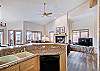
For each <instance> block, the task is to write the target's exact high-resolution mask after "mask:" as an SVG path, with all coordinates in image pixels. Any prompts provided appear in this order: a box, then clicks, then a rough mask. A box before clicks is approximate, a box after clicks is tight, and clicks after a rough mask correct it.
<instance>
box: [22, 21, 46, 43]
mask: <svg viewBox="0 0 100 71" xmlns="http://www.w3.org/2000/svg"><path fill="white" fill-rule="evenodd" d="M27 30H28V31H41V32H42V35H44V33H45V32H44V30H45V26H44V25H40V24H37V23H34V22H28V21H24V22H23V31H22V33H23V34H22V37H23V38H22V40H23V43H25V42H26V40H25V39H26V31H27Z"/></svg>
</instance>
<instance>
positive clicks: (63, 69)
mask: <svg viewBox="0 0 100 71" xmlns="http://www.w3.org/2000/svg"><path fill="white" fill-rule="evenodd" d="M66 61H67V60H66V53H65V52H64V53H62V54H60V71H67V64H66Z"/></svg>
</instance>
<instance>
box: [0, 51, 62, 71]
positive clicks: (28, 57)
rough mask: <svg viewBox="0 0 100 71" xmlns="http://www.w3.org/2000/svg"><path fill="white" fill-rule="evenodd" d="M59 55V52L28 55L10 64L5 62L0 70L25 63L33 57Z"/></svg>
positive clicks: (0, 66)
mask: <svg viewBox="0 0 100 71" xmlns="http://www.w3.org/2000/svg"><path fill="white" fill-rule="evenodd" d="M60 54H61V53H60V52H53V53H50V52H49V53H39V54H32V55H29V56H27V57H23V58H17V59H16V60H13V61H11V62H7V63H4V64H1V65H0V70H2V69H4V68H7V67H9V66H13V65H15V64H18V63H20V62H23V61H26V60H28V59H31V58H33V57H35V56H41V55H60Z"/></svg>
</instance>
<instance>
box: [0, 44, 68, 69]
mask: <svg viewBox="0 0 100 71" xmlns="http://www.w3.org/2000/svg"><path fill="white" fill-rule="evenodd" d="M66 46H67V45H66V44H55V43H31V44H25V45H20V46H17V47H12V48H8V47H7V48H4V49H3V48H2V49H1V50H0V56H1V57H6V56H8V57H9V56H12V58H13V57H14V58H15V59H14V60H12V61H9V62H6V63H5V62H4V63H2V61H0V62H1V64H0V71H41V69H40V63H41V61H40V57H41V56H44V55H46V56H47V55H50V56H52V55H53V56H54V55H58V56H59V71H67V57H66V56H67V55H66ZM1 59H2V58H1ZM9 59H10V57H9ZM12 67H13V70H12ZM23 69H24V70H23Z"/></svg>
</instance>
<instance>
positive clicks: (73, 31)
mask: <svg viewBox="0 0 100 71" xmlns="http://www.w3.org/2000/svg"><path fill="white" fill-rule="evenodd" d="M75 31H79V38H81V36H82V35H81V33H82V32H88V34H87V38H88V37H89V29H79V30H72V43H77V42H73V39H74V38H73V33H75Z"/></svg>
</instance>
